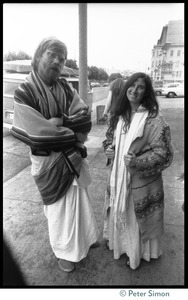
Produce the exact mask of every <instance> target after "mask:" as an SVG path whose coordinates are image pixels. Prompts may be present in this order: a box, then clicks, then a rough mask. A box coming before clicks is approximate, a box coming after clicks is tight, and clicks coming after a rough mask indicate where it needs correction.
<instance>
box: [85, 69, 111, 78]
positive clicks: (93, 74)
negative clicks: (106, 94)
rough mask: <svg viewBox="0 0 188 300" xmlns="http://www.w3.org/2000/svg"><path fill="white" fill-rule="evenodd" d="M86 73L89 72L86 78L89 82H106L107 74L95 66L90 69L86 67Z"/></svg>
mask: <svg viewBox="0 0 188 300" xmlns="http://www.w3.org/2000/svg"><path fill="white" fill-rule="evenodd" d="M88 71H89V75H88V78H89V79H90V80H97V81H101V80H104V81H106V80H108V74H107V73H106V71H105V70H104V69H102V68H97V67H95V66H91V67H88Z"/></svg>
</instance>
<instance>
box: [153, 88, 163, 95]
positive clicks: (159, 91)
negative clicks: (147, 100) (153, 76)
mask: <svg viewBox="0 0 188 300" xmlns="http://www.w3.org/2000/svg"><path fill="white" fill-rule="evenodd" d="M154 92H155V95H156V96H161V95H162V88H161V87H158V88H154Z"/></svg>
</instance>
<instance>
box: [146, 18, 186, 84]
mask: <svg viewBox="0 0 188 300" xmlns="http://www.w3.org/2000/svg"><path fill="white" fill-rule="evenodd" d="M151 78H152V80H153V81H154V82H155V81H161V82H163V83H168V82H175V81H178V82H184V22H183V20H177V21H169V23H168V25H166V26H164V27H163V29H162V33H161V37H160V39H159V40H158V42H157V45H154V47H153V49H152V60H151Z"/></svg>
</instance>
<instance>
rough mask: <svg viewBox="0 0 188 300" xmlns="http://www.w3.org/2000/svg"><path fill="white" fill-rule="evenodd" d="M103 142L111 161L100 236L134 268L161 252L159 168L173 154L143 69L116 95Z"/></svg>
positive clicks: (162, 212)
mask: <svg viewBox="0 0 188 300" xmlns="http://www.w3.org/2000/svg"><path fill="white" fill-rule="evenodd" d="M103 146H104V150H105V154H106V156H107V157H108V159H109V160H110V161H111V173H110V179H109V184H108V186H107V192H106V197H105V205H104V230H103V237H104V238H105V239H106V240H108V243H107V245H108V247H109V249H110V250H113V252H114V258H115V259H119V257H120V256H121V255H122V254H124V253H126V254H127V256H128V261H127V265H129V266H130V268H131V269H136V268H137V267H138V266H139V265H140V261H141V259H142V258H143V259H145V260H146V261H150V259H151V258H158V257H159V256H160V255H161V254H162V247H161V241H162V235H163V226H164V224H163V223H164V190H163V179H162V171H163V170H164V169H166V168H167V167H169V166H170V164H171V162H172V159H173V149H172V146H171V134H170V128H169V125H168V124H167V123H166V121H165V119H164V117H163V116H162V114H161V112H160V111H159V108H158V102H157V100H156V97H155V94H154V90H153V87H152V83H151V80H150V78H149V76H148V75H146V74H145V73H141V72H139V73H135V74H133V75H132V76H131V77H130V78H129V79H128V80H127V82H126V84H125V86H124V88H123V91H122V92H121V93H120V95H119V97H118V98H117V99H116V105H114V106H113V107H112V108H111V117H110V121H109V127H108V129H107V133H106V140H105V141H104V142H103Z"/></svg>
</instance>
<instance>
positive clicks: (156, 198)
mask: <svg viewBox="0 0 188 300" xmlns="http://www.w3.org/2000/svg"><path fill="white" fill-rule="evenodd" d="M113 136H114V132H113V131H112V130H110V128H108V130H107V133H106V140H105V141H104V142H103V147H104V149H106V148H107V147H108V146H109V145H111V144H112V142H113ZM129 151H130V152H133V153H135V154H136V166H135V167H132V168H130V167H129V168H128V170H129V173H130V179H131V180H130V182H131V183H130V185H129V187H128V188H129V192H128V193H127V197H130V195H132V199H133V202H134V211H135V215H136V218H137V221H138V225H139V230H140V233H141V238H142V240H143V242H145V241H147V240H148V239H152V238H155V237H157V236H160V235H161V234H162V233H163V230H164V228H163V227H164V224H163V222H164V221H163V219H164V190H163V181H162V171H163V170H164V169H166V168H167V167H169V166H170V165H171V162H172V159H173V148H172V145H171V135H170V128H169V125H168V124H167V123H166V121H165V120H164V118H163V116H162V115H161V114H159V115H158V116H156V117H155V118H153V117H152V116H148V117H147V119H146V121H145V126H144V128H143V131H142V133H140V135H139V136H138V137H137V138H136V139H135V140H133V142H132V144H131V145H130V148H129ZM109 185H110V182H109ZM107 193H108V194H109V196H108V197H107V199H110V186H108V187H107ZM108 201H109V200H107V202H108ZM128 201H130V199H129V200H128ZM109 206H110V202H109V203H106V204H105V207H106V208H105V209H106V210H107V209H108V207H109ZM125 213H126V212H125Z"/></svg>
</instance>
